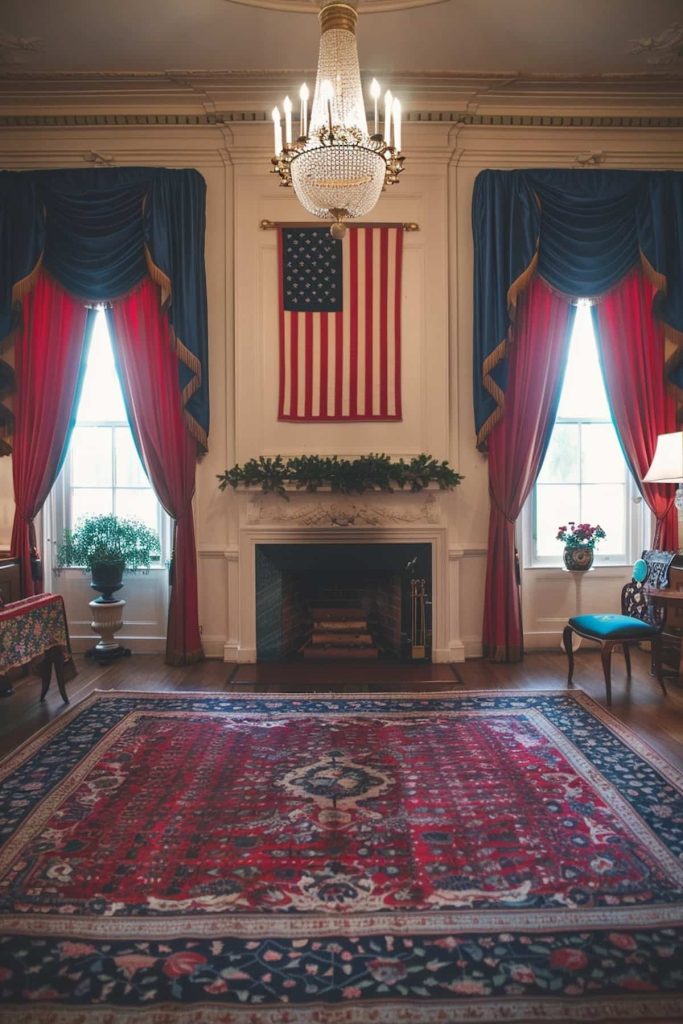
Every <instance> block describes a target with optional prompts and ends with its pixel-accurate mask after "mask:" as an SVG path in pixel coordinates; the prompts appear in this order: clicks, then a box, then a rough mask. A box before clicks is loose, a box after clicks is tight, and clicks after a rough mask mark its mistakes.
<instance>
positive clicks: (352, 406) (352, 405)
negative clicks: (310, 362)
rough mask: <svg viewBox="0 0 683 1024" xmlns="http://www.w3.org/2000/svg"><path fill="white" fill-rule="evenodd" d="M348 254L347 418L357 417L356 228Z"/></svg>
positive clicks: (350, 236)
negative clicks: (349, 265)
mask: <svg viewBox="0 0 683 1024" xmlns="http://www.w3.org/2000/svg"><path fill="white" fill-rule="evenodd" d="M349 254H350V262H351V282H350V289H351V298H350V301H349V306H350V309H349V317H350V326H351V331H350V334H351V372H350V377H351V380H350V397H349V416H350V417H351V418H352V419H355V418H356V416H357V415H358V228H351V229H350V231H349Z"/></svg>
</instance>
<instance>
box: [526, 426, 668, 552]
mask: <svg viewBox="0 0 683 1024" xmlns="http://www.w3.org/2000/svg"><path fill="white" fill-rule="evenodd" d="M563 423H566V424H579V425H580V426H581V425H583V424H586V425H588V426H590V425H593V424H595V425H603V424H610V425H611V426H612V427H614V424H613V421H612V419H611V417H609V416H606V417H605V416H600V417H597V416H596V417H589V416H559V415H558V416H557V417H556V419H555V423H554V424H553V430H554V429H555V426H556V424H563ZM614 429H615V430H616V428H614ZM580 444H581V435H580V436H579V445H580ZM580 466H581V454H580V451H579V467H580ZM624 466H625V470H626V486H625V493H624V518H625V522H624V536H625V540H626V549H625V550H624V551H621V552H615V553H614V554H605V553H603V552H601V550H600V545H599V544H598V545H597V546H596V548H595V556H594V561H593V565H594V566H596V567H609V566H614V567H617V566H625V565H632V564H633V562H634V561H635V560H636V559H637V558H638V557H639V556H640V553H641V551H642V550H643V548H646V547H648V546H649V535H650V531H651V521H652V520H651V516H649V515H647V514H646V512H647V511H648V510H647V506H646V505H645V502H644V501H643V498H642V495H641V494H640V491H639V490H638V487H637V485H636V481H635V480H634V478H633V475H632V473H631V470H630V467H629V465H628V463H627V462H626V459H625V458H624ZM541 486H543V485H541ZM548 486H552V484H549V485H548ZM578 486H579V488H582V487H583V486H584V483H583V481H582V480H580V482H579V484H578ZM585 486H590V484H586V485H585ZM537 487H538V481H537V480H536V481H535V482H534V486H533V487H532V489H531V493H530V495H529V497H528V499H527V501H526V502H525V504H524V508H523V511H522V524H521V525H522V537H521V540H522V551H523V553H524V557H523V563H522V564H523V567H524V569H548V568H553V567H557V568H562V564H563V563H562V550H563V548H562V542H561V541H559V540H558V541H557V554H553V555H539V554H538V551H537V547H536V540H537V537H536V502H537ZM603 525H604V524H603ZM558 526H559V523H558Z"/></svg>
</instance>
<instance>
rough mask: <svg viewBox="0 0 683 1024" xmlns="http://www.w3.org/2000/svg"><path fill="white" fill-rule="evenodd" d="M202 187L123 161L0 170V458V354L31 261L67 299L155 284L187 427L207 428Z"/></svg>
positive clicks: (200, 437) (192, 176) (201, 436)
mask: <svg viewBox="0 0 683 1024" xmlns="http://www.w3.org/2000/svg"><path fill="white" fill-rule="evenodd" d="M205 195H206V183H205V181H204V179H203V177H202V176H201V175H200V174H199V173H198V171H195V170H166V169H164V168H146V167H126V168H98V169H85V170H60V171H16V172H15V171H2V172H0V454H4V453H6V452H8V451H10V450H11V449H10V445H9V438H10V437H11V433H12V414H11V410H10V408H9V406H8V405H7V404H5V401H4V400H5V399H6V398H7V397H8V396H10V395H11V393H12V390H13V371H12V368H11V366H10V364H9V362H8V361H4V360H3V359H2V351H3V343H5V346H6V345H7V342H8V340H9V339H11V333H12V331H13V329H14V327H15V326H16V323H17V317H18V314H19V309H20V303H21V299H22V297H23V296H24V295H25V294H26V293H27V292H28V291H30V289H31V287H32V285H33V282H34V280H35V277H36V275H37V273H38V270H39V268H40V267H41V266H43V267H44V268H45V270H47V271H48V272H49V273H50V274H51V275H52V277H54V278H55V279H56V280H57V281H58V282H59V284H61V285H62V287H63V288H65V289H66V290H67V291H68V292H70V293H71V294H72V295H75V296H78V297H82V298H83V299H85V300H88V301H90V302H95V301H106V300H110V299H115V298H117V297H120V296H122V295H125V294H126V293H127V292H129V291H131V289H133V288H134V287H135V286H136V285H137V284H138V283H139V282H140V281H141V280H142V278H143V277H145V276H146V275H149V276H150V277H151V278H152V279H153V280H154V281H155V282H156V283H157V284H158V285H159V286H160V291H161V301H162V304H163V305H164V307H165V308H166V309H167V311H168V317H169V321H170V324H171V329H172V337H173V344H174V347H175V352H176V356H177V359H178V374H179V385H180V391H181V395H182V401H183V406H184V410H185V421H186V424H187V427H188V429H189V431H190V433H191V434H192V435H193V437H194V438H195V439H196V440H197V442H198V444H199V446H200V447H201V448H202V449H204V450H205V449H206V447H207V435H208V431H209V388H208V338H207V313H206V281H205V270H204V228H205Z"/></svg>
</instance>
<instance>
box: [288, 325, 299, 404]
mask: <svg viewBox="0 0 683 1024" xmlns="http://www.w3.org/2000/svg"><path fill="white" fill-rule="evenodd" d="M289 322H290V344H289V358H290V364H291V367H292V371H291V380H290V384H289V391H290V395H291V398H290V401H289V410H290V412H289V414H290V416H292V417H293V418H294V419H297V418H298V413H299V314H298V313H290V314H289Z"/></svg>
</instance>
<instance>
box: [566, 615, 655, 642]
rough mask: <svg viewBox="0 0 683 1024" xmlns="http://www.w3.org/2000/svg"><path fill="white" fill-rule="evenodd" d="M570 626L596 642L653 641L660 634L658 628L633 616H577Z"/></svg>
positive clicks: (570, 621)
mask: <svg viewBox="0 0 683 1024" xmlns="http://www.w3.org/2000/svg"><path fill="white" fill-rule="evenodd" d="M569 625H570V626H571V627H572V629H575V630H576V631H577V632H579V633H581V635H582V636H585V637H590V636H591V635H592V636H594V637H595V639H596V640H624V639H627V640H651V639H652V637H653V636H656V635H657V633H658V632H659V629H658V628H657V626H653V625H651V623H649V622H643V621H642V620H641V619H634V618H633V617H632V616H631V615H575V616H574V618H572V619H570V620H569Z"/></svg>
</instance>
